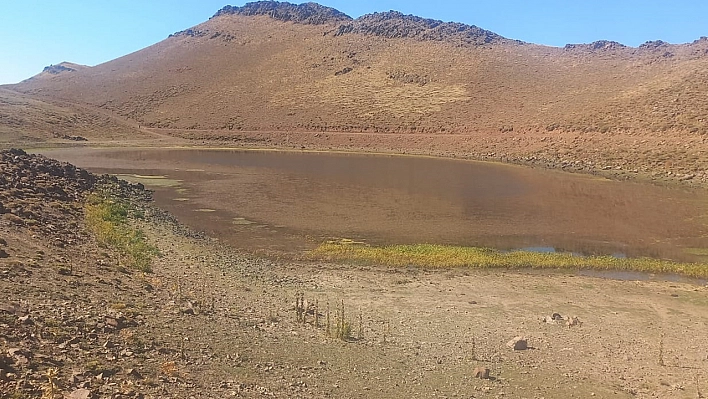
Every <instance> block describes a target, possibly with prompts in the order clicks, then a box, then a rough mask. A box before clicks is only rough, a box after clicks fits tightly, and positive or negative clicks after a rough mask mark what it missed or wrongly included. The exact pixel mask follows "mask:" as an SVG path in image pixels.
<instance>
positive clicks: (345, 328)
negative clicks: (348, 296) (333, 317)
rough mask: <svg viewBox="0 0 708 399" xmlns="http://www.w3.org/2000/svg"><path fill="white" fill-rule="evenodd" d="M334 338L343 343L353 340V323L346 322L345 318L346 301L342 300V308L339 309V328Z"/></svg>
mask: <svg viewBox="0 0 708 399" xmlns="http://www.w3.org/2000/svg"><path fill="white" fill-rule="evenodd" d="M334 336H335V338H338V339H341V340H342V341H349V340H351V339H352V326H351V323H349V322H348V321H346V318H345V312H344V300H342V303H341V306H340V308H339V309H337V326H336V329H335V332H334Z"/></svg>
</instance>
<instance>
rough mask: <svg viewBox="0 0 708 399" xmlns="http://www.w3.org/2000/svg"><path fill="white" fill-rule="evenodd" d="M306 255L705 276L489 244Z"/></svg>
mask: <svg viewBox="0 0 708 399" xmlns="http://www.w3.org/2000/svg"><path fill="white" fill-rule="evenodd" d="M308 257H309V258H310V259H314V260H326V261H334V262H355V263H361V264H367V265H381V266H395V267H407V266H416V267H430V268H455V267H469V268H478V269H489V268H506V269H571V270H582V269H593V270H614V271H635V272H646V273H662V274H663V273H665V274H680V275H683V276H688V277H695V278H708V264H704V263H682V262H674V261H669V260H662V259H653V258H617V257H613V256H578V255H575V254H571V253H541V252H530V251H510V252H505V251H499V250H495V249H490V248H478V247H458V246H447V245H433V244H415V245H390V246H384V247H375V246H368V245H353V244H349V243H343V242H338V241H337V242H326V243H324V244H321V245H319V246H318V247H317V248H315V249H314V250H312V251H310V252H309V253H308Z"/></svg>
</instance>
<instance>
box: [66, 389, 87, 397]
mask: <svg viewBox="0 0 708 399" xmlns="http://www.w3.org/2000/svg"><path fill="white" fill-rule="evenodd" d="M92 396H93V395H91V391H89V390H88V389H83V388H82V389H77V390H75V391H73V392H72V393H70V394H69V396H67V399H89V398H91V397H92Z"/></svg>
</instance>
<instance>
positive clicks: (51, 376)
mask: <svg viewBox="0 0 708 399" xmlns="http://www.w3.org/2000/svg"><path fill="white" fill-rule="evenodd" d="M58 375H59V370H57V369H55V368H50V369H47V374H46V377H47V384H46V386H45V387H44V393H43V394H42V399H54V398H56V397H57V396H58V395H59V387H58V386H57V377H58Z"/></svg>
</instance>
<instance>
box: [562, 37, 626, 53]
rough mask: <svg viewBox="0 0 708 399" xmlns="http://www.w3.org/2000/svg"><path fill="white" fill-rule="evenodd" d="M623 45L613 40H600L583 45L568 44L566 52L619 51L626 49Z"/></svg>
mask: <svg viewBox="0 0 708 399" xmlns="http://www.w3.org/2000/svg"><path fill="white" fill-rule="evenodd" d="M625 48H627V46H625V45H624V44H622V43H618V42H613V41H611V40H598V41H594V42H592V43H589V44H588V43H582V44H566V45H565V49H566V50H589V51H599V50H617V49H625Z"/></svg>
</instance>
